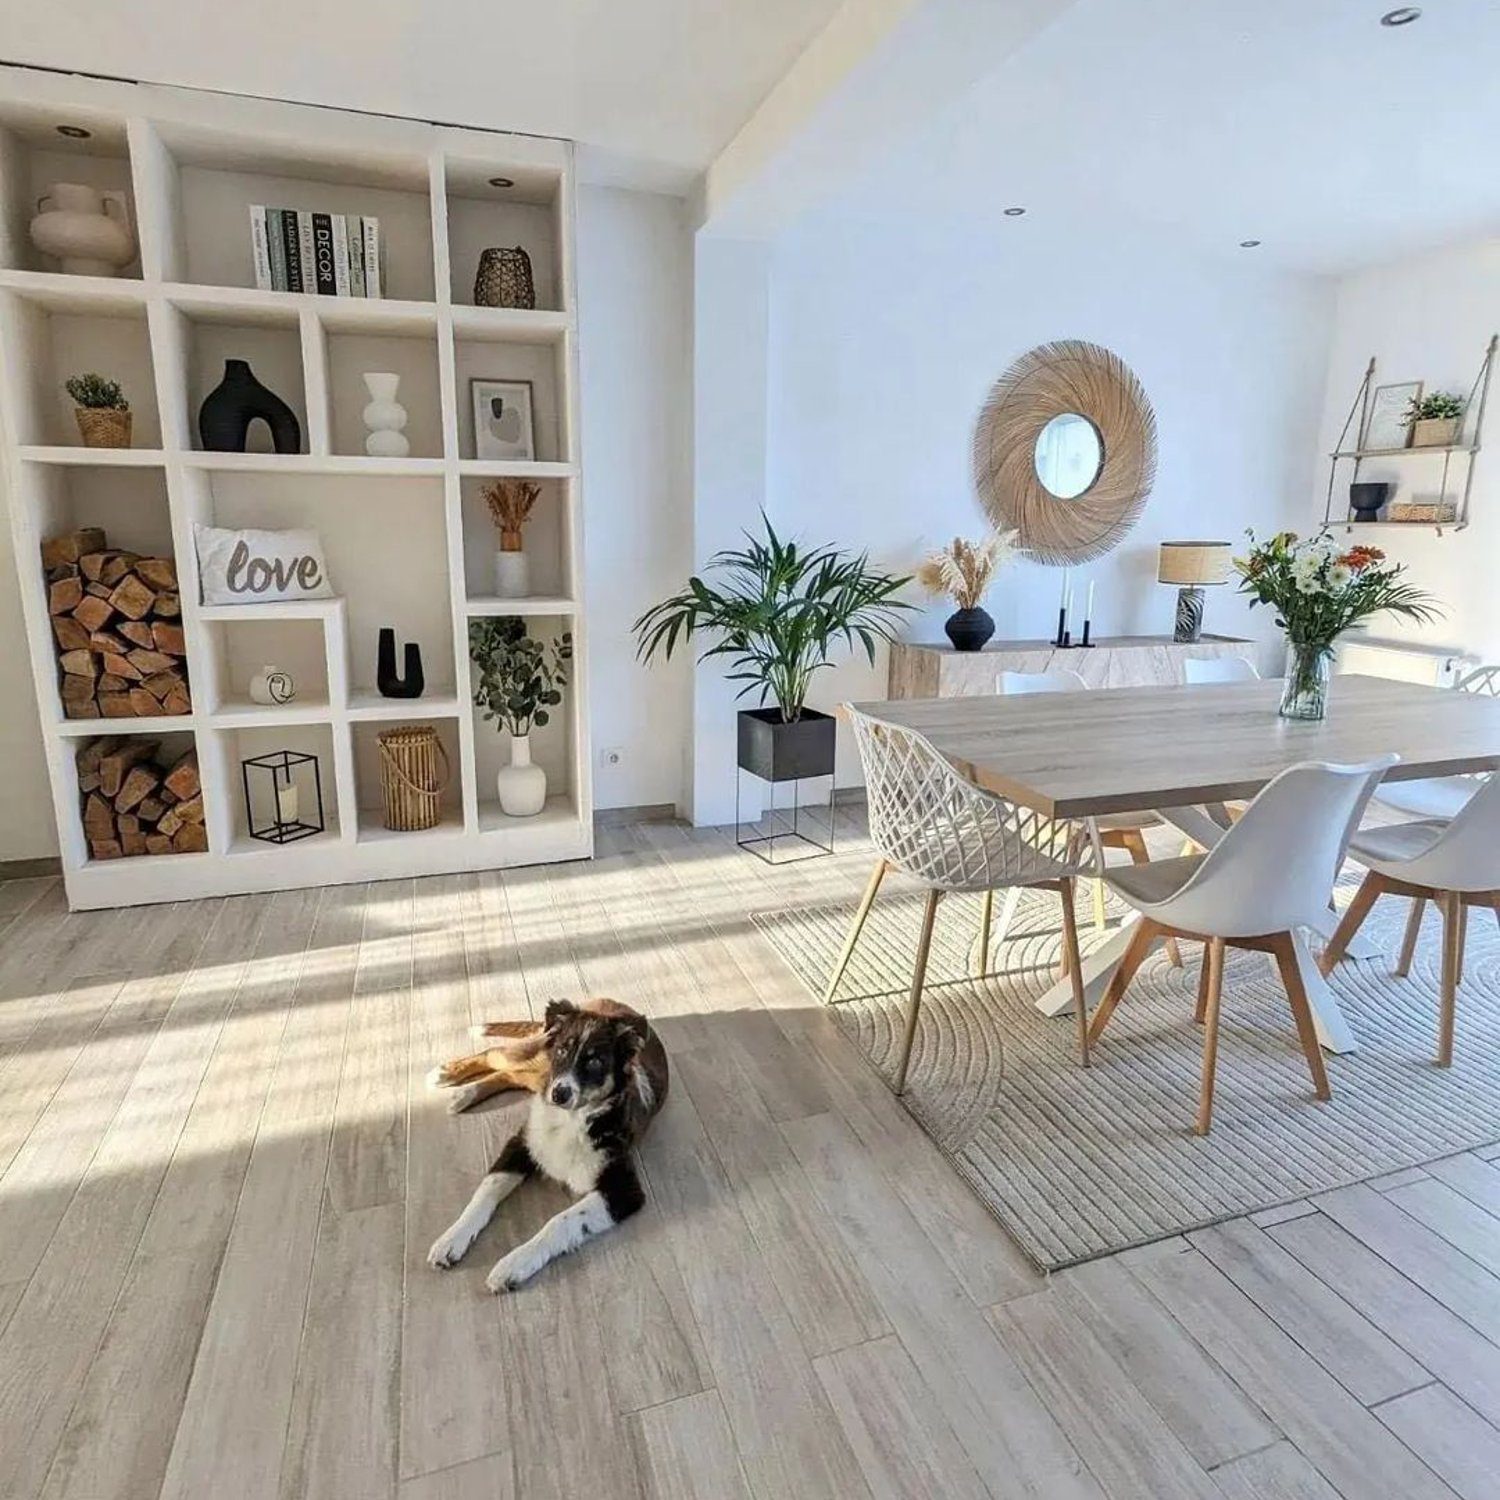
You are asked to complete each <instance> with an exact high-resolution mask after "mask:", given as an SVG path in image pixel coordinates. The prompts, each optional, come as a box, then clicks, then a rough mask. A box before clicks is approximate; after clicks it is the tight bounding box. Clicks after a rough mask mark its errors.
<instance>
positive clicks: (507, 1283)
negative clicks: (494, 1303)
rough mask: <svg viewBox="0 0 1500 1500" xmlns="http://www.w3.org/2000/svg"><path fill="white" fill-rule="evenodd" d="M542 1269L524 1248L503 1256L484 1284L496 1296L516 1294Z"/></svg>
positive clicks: (492, 1268)
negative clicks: (505, 1293) (503, 1293)
mask: <svg viewBox="0 0 1500 1500" xmlns="http://www.w3.org/2000/svg"><path fill="white" fill-rule="evenodd" d="M540 1270H541V1267H540V1266H539V1265H537V1264H536V1262H535V1260H534V1258H533V1257H532V1256H529V1255H527V1254H526V1253H525V1249H524V1247H522V1248H520V1249H516V1250H512V1251H511V1252H510V1254H509V1255H504V1256H501V1258H500V1259H499V1260H497V1261H496V1262H495V1264H494V1265H493V1266H492V1267H491V1268H490V1274H489V1275H488V1276H486V1277H485V1278H484V1284H485V1285H486V1286H487V1287H488V1288H489V1289H490V1290H491V1291H492V1292H494V1293H495V1294H496V1295H499V1293H501V1292H514V1291H516V1290H517V1289H518V1288H520V1287H522V1286H524V1285H525V1284H526V1283H527V1282H528V1281H530V1280H531V1278H532V1277H533V1276H535V1275H536V1273H537V1272H538V1271H540Z"/></svg>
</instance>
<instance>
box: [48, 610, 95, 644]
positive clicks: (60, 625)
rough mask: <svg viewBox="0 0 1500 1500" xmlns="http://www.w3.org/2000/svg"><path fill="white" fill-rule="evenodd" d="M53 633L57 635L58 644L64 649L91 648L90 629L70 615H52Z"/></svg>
mask: <svg viewBox="0 0 1500 1500" xmlns="http://www.w3.org/2000/svg"><path fill="white" fill-rule="evenodd" d="M52 634H53V635H55V636H56V637H57V644H58V645H59V646H60V647H61V648H62V650H64V651H87V650H88V649H89V633H88V631H86V630H85V629H84V628H83V626H82V625H80V624H79V623H78V621H77V620H74V619H72V618H70V617H69V616H68V615H54V616H53V617H52Z"/></svg>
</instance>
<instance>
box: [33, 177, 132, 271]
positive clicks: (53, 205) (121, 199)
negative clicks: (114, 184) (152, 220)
mask: <svg viewBox="0 0 1500 1500" xmlns="http://www.w3.org/2000/svg"><path fill="white" fill-rule="evenodd" d="M36 206H37V216H36V218H34V219H33V220H32V221H31V243H32V244H33V245H35V246H36V247H37V249H38V250H40V251H41V252H42V254H43V255H51V256H54V257H55V258H56V260H57V261H58V263H59V264H60V265H61V267H62V269H63V270H64V271H67V272H68V273H69V274H70V275H73V276H115V275H118V274H119V272H120V271H121V270H122V269H123V268H124V267H125V266H128V265H129V264H130V262H131V261H132V260H134V259H135V233H134V231H133V230H132V229H131V227H130V209H129V207H128V206H127V205H126V202H125V194H124V193H116V192H100V191H99V190H98V189H97V188H91V187H85V186H84V185H83V184H82V183H79V182H57V183H54V184H53V185H52V186H51V187H50V188H48V189H47V191H46V192H45V193H43V194H42V196H41V197H40V198H39V199H38V200H37V205H36Z"/></svg>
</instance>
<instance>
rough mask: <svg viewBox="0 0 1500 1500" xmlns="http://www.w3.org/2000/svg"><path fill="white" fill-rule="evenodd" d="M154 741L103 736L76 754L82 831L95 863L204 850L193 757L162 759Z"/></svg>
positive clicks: (205, 839) (191, 754)
mask: <svg viewBox="0 0 1500 1500" xmlns="http://www.w3.org/2000/svg"><path fill="white" fill-rule="evenodd" d="M160 750H161V742H160V741H159V740H141V739H134V738H131V737H126V736H120V735H105V736H104V737H103V738H101V739H97V740H90V741H89V742H88V743H87V744H86V745H84V746H83V748H82V749H80V750H79V752H78V789H79V791H80V792H81V793H82V794H83V833H84V837H85V838H86V839H87V840H88V845H89V853H90V854H91V855H92V856H93V857H94V858H95V859H119V858H121V857H122V856H123V855H126V854H201V853H202V852H203V851H204V850H206V849H207V848H208V834H207V832H206V831H205V830H204V827H203V792H202V789H201V787H200V785H199V782H198V754H197V751H195V750H189V751H188V752H187V753H186V754H185V755H180V756H178V757H176V758H175V759H169V760H162V759H160V758H159V754H158V752H159V751H160Z"/></svg>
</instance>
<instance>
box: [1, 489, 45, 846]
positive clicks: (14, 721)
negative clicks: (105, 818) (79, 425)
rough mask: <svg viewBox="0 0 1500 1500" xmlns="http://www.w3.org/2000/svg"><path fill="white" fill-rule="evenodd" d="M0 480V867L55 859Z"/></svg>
mask: <svg viewBox="0 0 1500 1500" xmlns="http://www.w3.org/2000/svg"><path fill="white" fill-rule="evenodd" d="M4 491H5V486H4V481H3V479H0V640H3V641H4V642H5V649H4V650H3V651H0V703H3V704H4V705H5V708H4V711H3V712H0V766H3V767H4V774H3V775H0V861H3V860H11V859H50V858H52V857H54V856H55V855H56V854H57V829H56V826H55V825H54V823H53V821H52V789H51V787H50V786H49V785H48V784H47V765H46V761H45V760H44V759H43V756H42V726H41V721H40V720H39V719H38V718H37V711H36V697H35V695H34V694H33V692H32V688H31V658H30V656H29V654H28V652H27V649H26V627H25V624H24V622H23V621H22V618H21V597H20V593H19V591H18V589H17V587H16V569H15V562H14V553H13V551H12V548H11V540H10V518H9V516H8V515H6V513H5V510H4V500H5V494H4Z"/></svg>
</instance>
